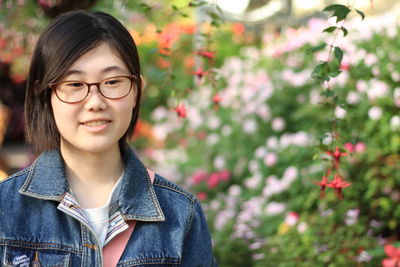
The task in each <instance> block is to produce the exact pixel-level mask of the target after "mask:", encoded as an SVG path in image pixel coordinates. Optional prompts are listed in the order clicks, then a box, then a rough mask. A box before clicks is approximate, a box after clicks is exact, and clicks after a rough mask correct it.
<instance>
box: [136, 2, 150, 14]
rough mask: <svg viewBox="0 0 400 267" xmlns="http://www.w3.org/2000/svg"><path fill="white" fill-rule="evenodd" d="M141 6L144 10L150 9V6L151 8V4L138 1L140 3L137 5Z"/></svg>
mask: <svg viewBox="0 0 400 267" xmlns="http://www.w3.org/2000/svg"><path fill="white" fill-rule="evenodd" d="M139 6H140V7H141V8H143V9H144V11H146V12H147V11H150V10H151V9H152V8H151V6H149V5H148V4H145V3H140V5H139Z"/></svg>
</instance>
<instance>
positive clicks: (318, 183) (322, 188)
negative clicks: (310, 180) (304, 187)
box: [314, 175, 328, 198]
mask: <svg viewBox="0 0 400 267" xmlns="http://www.w3.org/2000/svg"><path fill="white" fill-rule="evenodd" d="M314 184H316V185H319V186H320V187H321V198H323V197H324V196H325V188H326V186H327V185H328V178H326V176H325V175H324V176H322V180H321V182H314Z"/></svg>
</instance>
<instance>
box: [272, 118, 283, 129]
mask: <svg viewBox="0 0 400 267" xmlns="http://www.w3.org/2000/svg"><path fill="white" fill-rule="evenodd" d="M271 126H272V129H273V130H274V131H276V132H280V131H282V130H283V129H284V128H285V126H286V123H285V121H284V120H283V119H282V118H281V117H276V118H275V119H273V120H272V123H271Z"/></svg>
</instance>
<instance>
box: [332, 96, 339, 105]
mask: <svg viewBox="0 0 400 267" xmlns="http://www.w3.org/2000/svg"><path fill="white" fill-rule="evenodd" d="M333 103H334V104H335V105H337V104H338V103H339V97H338V96H335V97H334V98H333Z"/></svg>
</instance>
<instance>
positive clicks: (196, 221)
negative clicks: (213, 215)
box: [182, 201, 217, 267]
mask: <svg viewBox="0 0 400 267" xmlns="http://www.w3.org/2000/svg"><path fill="white" fill-rule="evenodd" d="M182 266H191V267H195V266H201V267H214V266H217V263H216V260H215V258H214V256H213V253H212V244H211V236H210V232H209V230H208V226H207V222H206V219H205V216H204V213H203V210H202V208H201V206H200V203H199V202H198V201H196V202H195V203H194V208H193V214H192V218H191V221H190V222H189V229H188V231H187V234H186V236H185V240H184V244H183V255H182Z"/></svg>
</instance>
